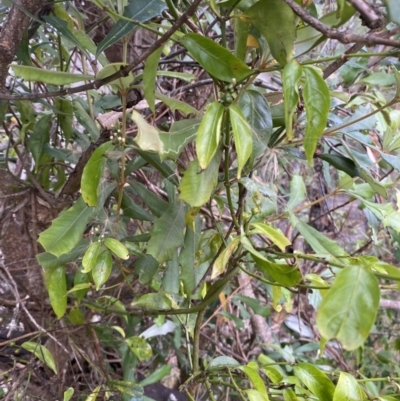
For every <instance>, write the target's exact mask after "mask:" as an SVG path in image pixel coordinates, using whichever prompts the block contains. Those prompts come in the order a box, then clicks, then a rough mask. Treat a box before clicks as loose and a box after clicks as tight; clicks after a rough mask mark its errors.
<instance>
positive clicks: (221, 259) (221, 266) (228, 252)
mask: <svg viewBox="0 0 400 401" xmlns="http://www.w3.org/2000/svg"><path fill="white" fill-rule="evenodd" d="M239 241H240V237H236V238H234V239H233V240H232V242H231V243H230V244H228V245H227V247H226V248H225V249H224V250H223V251H222V252H221V253H220V255H219V256H218V258H217V259H216V260H215V262H214V265H213V268H212V272H211V279H212V280H213V279H214V278H216V277H218V276H219V275H221V274H222V273H223V272H224V271H225V268H226V265H227V264H228V262H229V260H230V259H231V257H232V254H233V253H234V252H235V251H236V249H237V247H238V246H239Z"/></svg>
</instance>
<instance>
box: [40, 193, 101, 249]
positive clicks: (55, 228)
mask: <svg viewBox="0 0 400 401" xmlns="http://www.w3.org/2000/svg"><path fill="white" fill-rule="evenodd" d="M93 215H94V208H91V207H88V206H87V205H86V204H85V202H84V201H83V199H82V198H79V199H78V200H77V202H76V203H75V205H74V206H72V207H71V208H69V209H68V210H66V211H64V212H63V213H61V214H60V215H59V216H58V217H57V218H56V219H54V220H53V221H52V224H51V226H50V227H49V228H48V229H47V230H45V231H43V232H42V233H41V234H40V235H39V240H38V241H39V243H40V244H41V245H42V246H43V248H44V249H45V250H46V252H50V253H51V254H53V255H55V256H57V257H59V256H61V255H62V254H64V253H68V252H70V251H71V250H72V249H73V248H74V247H75V245H76V244H77V243H78V242H79V240H80V239H81V237H82V234H83V232H84V231H85V228H86V225H87V224H88V222H89V221H90V220H91V219H92V217H93Z"/></svg>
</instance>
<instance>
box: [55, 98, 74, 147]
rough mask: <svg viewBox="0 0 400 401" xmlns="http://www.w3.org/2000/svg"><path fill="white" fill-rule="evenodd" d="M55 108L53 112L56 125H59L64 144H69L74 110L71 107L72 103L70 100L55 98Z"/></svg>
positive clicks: (72, 128)
mask: <svg viewBox="0 0 400 401" xmlns="http://www.w3.org/2000/svg"><path fill="white" fill-rule="evenodd" d="M55 107H56V108H57V110H55V112H56V113H57V118H58V123H59V124H60V127H61V129H62V131H63V133H64V136H65V142H67V143H69V140H70V139H71V138H72V135H73V133H74V127H73V117H74V109H73V107H72V102H71V101H70V100H66V99H62V98H60V97H57V98H56V99H55ZM58 112H60V113H58Z"/></svg>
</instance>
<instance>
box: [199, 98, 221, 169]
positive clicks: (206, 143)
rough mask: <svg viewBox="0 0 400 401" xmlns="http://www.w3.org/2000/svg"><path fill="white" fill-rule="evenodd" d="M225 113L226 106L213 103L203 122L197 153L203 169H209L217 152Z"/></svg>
mask: <svg viewBox="0 0 400 401" xmlns="http://www.w3.org/2000/svg"><path fill="white" fill-rule="evenodd" d="M223 113H224V106H222V104H221V103H219V102H213V103H211V104H210V105H209V106H208V107H207V110H206V112H205V114H204V117H203V119H202V120H201V123H200V127H199V130H198V132H197V137H196V152H197V158H198V159H199V165H200V167H201V168H202V169H205V168H207V166H208V165H209V163H210V162H211V160H212V158H213V157H214V155H215V153H216V152H217V149H218V145H219V141H220V138H221V124H222V116H223Z"/></svg>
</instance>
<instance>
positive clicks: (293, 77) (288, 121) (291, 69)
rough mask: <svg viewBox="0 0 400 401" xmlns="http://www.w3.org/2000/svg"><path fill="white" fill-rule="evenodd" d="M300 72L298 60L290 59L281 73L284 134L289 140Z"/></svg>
mask: <svg viewBox="0 0 400 401" xmlns="http://www.w3.org/2000/svg"><path fill="white" fill-rule="evenodd" d="M302 72H303V71H302V67H301V65H300V64H299V62H298V61H297V60H291V61H290V62H289V63H288V64H286V65H285V68H284V69H283V74H282V83H283V97H284V100H285V102H284V107H285V126H286V136H287V138H288V140H289V141H291V140H292V139H293V116H294V113H295V111H296V109H297V104H298V102H299V81H300V78H301V75H302Z"/></svg>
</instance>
